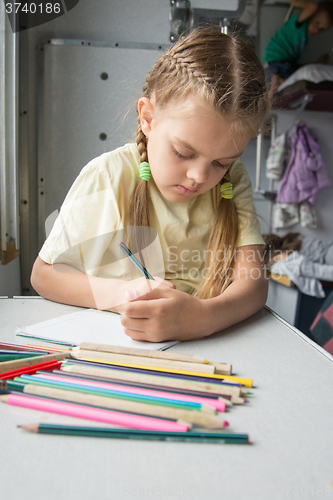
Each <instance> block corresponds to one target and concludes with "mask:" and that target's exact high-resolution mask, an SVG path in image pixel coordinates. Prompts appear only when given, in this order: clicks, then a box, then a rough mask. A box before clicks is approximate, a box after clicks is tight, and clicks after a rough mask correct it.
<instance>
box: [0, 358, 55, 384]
mask: <svg viewBox="0 0 333 500" xmlns="http://www.w3.org/2000/svg"><path fill="white" fill-rule="evenodd" d="M60 366H61V361H48V362H47V363H39V365H33V366H25V367H24V368H19V369H17V370H12V371H10V372H5V373H1V374H0V379H1V380H7V379H9V378H15V377H19V376H20V375H23V374H31V373H36V372H37V371H39V370H45V371H49V370H54V369H57V368H60Z"/></svg>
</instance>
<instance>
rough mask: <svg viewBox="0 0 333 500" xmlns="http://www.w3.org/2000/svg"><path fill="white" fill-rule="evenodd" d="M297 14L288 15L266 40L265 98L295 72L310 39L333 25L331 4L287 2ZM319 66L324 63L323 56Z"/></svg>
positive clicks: (302, 0)
mask: <svg viewBox="0 0 333 500" xmlns="http://www.w3.org/2000/svg"><path fill="white" fill-rule="evenodd" d="M290 3H291V5H293V6H294V7H297V8H300V9H301V12H300V13H299V14H296V15H294V16H292V17H291V18H290V19H289V20H288V21H287V22H286V23H285V24H284V25H283V26H282V27H281V28H280V29H279V30H278V31H277V32H276V33H275V35H274V36H273V37H272V38H271V39H270V40H269V42H268V44H267V45H266V48H265V50H264V54H263V63H264V67H265V70H266V78H267V83H268V85H269V86H270V90H269V98H270V99H272V98H273V97H274V94H275V91H276V89H277V87H278V86H279V85H281V83H282V82H283V81H284V80H286V79H287V78H288V77H289V76H290V75H292V74H293V73H294V72H295V71H296V70H297V69H298V67H299V66H298V60H299V58H300V57H301V55H302V53H303V51H304V49H305V47H306V45H307V43H308V39H309V37H310V36H314V35H319V34H320V33H323V32H324V31H326V30H328V29H330V28H331V27H332V26H333V2H332V1H331V0H322V1H320V2H312V1H307V0H290ZM318 62H319V63H325V62H327V54H326V55H324V56H322V57H321V58H320V59H319V60H318Z"/></svg>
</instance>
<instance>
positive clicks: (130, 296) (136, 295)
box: [125, 278, 176, 301]
mask: <svg viewBox="0 0 333 500" xmlns="http://www.w3.org/2000/svg"><path fill="white" fill-rule="evenodd" d="M175 288H176V287H175V285H174V284H173V283H171V282H169V281H166V280H161V279H160V278H156V279H155V280H145V281H144V283H143V285H141V286H140V287H138V288H132V289H129V290H126V292H125V299H126V300H128V301H132V300H135V299H140V300H147V299H152V298H157V297H160V294H158V295H157V296H156V294H154V293H153V292H154V290H157V289H158V290H163V289H167V290H170V289H175Z"/></svg>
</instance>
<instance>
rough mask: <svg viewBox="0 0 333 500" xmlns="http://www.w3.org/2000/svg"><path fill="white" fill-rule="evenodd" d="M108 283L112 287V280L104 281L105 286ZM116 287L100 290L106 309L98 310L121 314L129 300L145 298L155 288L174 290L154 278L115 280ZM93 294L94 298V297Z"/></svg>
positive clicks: (169, 284) (168, 282)
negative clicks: (116, 282) (106, 302)
mask: <svg viewBox="0 0 333 500" xmlns="http://www.w3.org/2000/svg"><path fill="white" fill-rule="evenodd" d="M107 281H109V283H110V285H112V281H114V280H105V282H106V285H107V284H108V283H107ZM117 281H118V287H117V288H116V289H115V288H114V287H112V288H111V287H109V289H108V290H102V291H103V295H102V300H104V301H105V300H107V301H108V304H107V306H106V307H98V308H99V309H107V310H109V311H113V312H117V313H121V312H122V311H123V308H124V306H125V305H126V304H127V302H128V301H129V300H132V299H138V298H141V296H145V297H146V296H147V295H148V294H149V293H150V292H151V291H152V290H155V289H156V288H161V289H162V288H167V289H170V288H176V287H175V285H174V284H173V283H171V282H170V281H166V280H162V279H161V278H158V277H156V276H154V280H147V279H146V278H144V277H142V278H137V279H135V280H131V281H124V280H117ZM96 295H97V294H96V293H95V297H96ZM96 303H97V301H96Z"/></svg>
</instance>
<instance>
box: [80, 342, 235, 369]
mask: <svg viewBox="0 0 333 500" xmlns="http://www.w3.org/2000/svg"><path fill="white" fill-rule="evenodd" d="M80 350H82V351H83V350H86V351H98V352H109V353H114V354H126V355H130V356H139V357H146V358H154V359H168V360H171V361H183V362H185V363H197V364H205V365H213V366H215V368H216V373H219V374H221V375H231V371H232V366H231V364H229V363H217V362H213V361H207V360H206V359H204V358H200V357H199V356H193V355H191V354H181V353H177V352H172V351H153V350H149V349H138V348H136V347H122V346H113V345H107V344H95V343H91V342H82V343H81V344H80Z"/></svg>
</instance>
